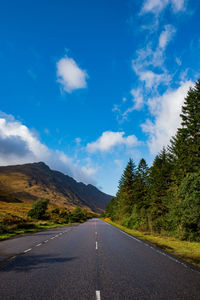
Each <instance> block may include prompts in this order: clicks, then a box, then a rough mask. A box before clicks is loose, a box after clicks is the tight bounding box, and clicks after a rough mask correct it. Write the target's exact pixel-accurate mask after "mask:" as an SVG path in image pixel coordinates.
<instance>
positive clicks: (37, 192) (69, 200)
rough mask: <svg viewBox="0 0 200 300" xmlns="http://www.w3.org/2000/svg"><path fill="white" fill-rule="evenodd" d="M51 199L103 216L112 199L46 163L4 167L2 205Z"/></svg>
mask: <svg viewBox="0 0 200 300" xmlns="http://www.w3.org/2000/svg"><path fill="white" fill-rule="evenodd" d="M38 198H48V199H49V200H50V203H52V204H57V205H61V206H64V205H66V206H68V207H74V206H81V207H85V208H90V209H91V210H92V211H95V212H101V211H102V210H104V209H105V206H106V204H107V203H108V202H109V201H110V200H111V198H112V196H110V195H107V194H105V193H103V192H101V191H100V190H98V189H97V188H96V187H95V186H93V185H91V184H88V185H85V184H83V183H82V182H77V181H76V180H74V179H73V178H72V177H70V176H68V175H64V174H63V173H61V172H58V171H53V170H51V169H50V168H49V167H48V166H47V165H46V164H44V163H43V162H39V163H31V164H24V165H16V166H6V167H0V201H6V202H21V201H22V202H24V201H35V200H37V199H38Z"/></svg>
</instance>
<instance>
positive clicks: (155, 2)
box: [141, 0, 169, 14]
mask: <svg viewBox="0 0 200 300" xmlns="http://www.w3.org/2000/svg"><path fill="white" fill-rule="evenodd" d="M168 3H169V0H145V1H144V3H143V7H142V10H141V13H143V14H145V13H149V12H152V13H155V14H158V13H159V12H161V11H162V10H163V9H164V8H165V7H166V6H167V4H168Z"/></svg>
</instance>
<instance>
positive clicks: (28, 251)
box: [24, 248, 32, 253]
mask: <svg viewBox="0 0 200 300" xmlns="http://www.w3.org/2000/svg"><path fill="white" fill-rule="evenodd" d="M31 250H32V248H29V249H27V250H24V253H26V252H29V251H31Z"/></svg>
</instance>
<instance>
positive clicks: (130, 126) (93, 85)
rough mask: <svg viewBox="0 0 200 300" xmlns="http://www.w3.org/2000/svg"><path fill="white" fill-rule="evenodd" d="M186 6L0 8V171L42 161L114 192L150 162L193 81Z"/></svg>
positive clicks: (192, 18)
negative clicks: (132, 167)
mask: <svg viewBox="0 0 200 300" xmlns="http://www.w3.org/2000/svg"><path fill="white" fill-rule="evenodd" d="M199 15H200V3H199V1H194V0H185V1H184V0H143V1H139V0H138V1H133V0H132V1H131V0H129V1H128V0H127V1H124V0H123V1H122V0H115V1H114V0H109V1H105V0H102V1H80V0H79V1H78V0H74V1H62V0H59V1H45V0H43V1H39V0H38V1H32V0H30V1H21V0H19V1H9V0H8V1H2V2H1V4H0V20H1V26H0V36H1V39H0V66H1V68H0V79H1V85H0V111H1V113H0V164H1V165H10V164H18V163H19V164H20V163H27V162H35V161H44V162H46V163H47V164H48V165H49V166H50V167H51V168H53V169H56V170H60V171H62V172H64V173H66V174H68V175H70V176H73V177H74V178H75V179H76V180H78V181H83V182H85V183H92V184H95V185H96V186H97V187H100V188H101V189H102V190H103V191H104V192H107V193H110V194H114V193H115V192H116V190H117V185H118V181H119V178H120V176H121V173H122V171H123V169H124V167H125V166H126V163H127V160H128V158H129V157H132V158H133V160H134V161H135V163H136V164H137V163H138V161H139V160H140V159H141V158H142V157H144V158H145V159H146V161H147V162H148V164H149V165H151V163H152V161H153V158H154V157H155V155H156V154H157V153H158V152H159V151H160V150H161V149H162V147H163V146H166V145H167V144H168V143H169V139H170V137H171V136H172V135H174V134H175V132H176V129H177V127H178V126H179V124H180V118H179V113H180V109H181V105H182V103H183V100H184V97H185V95H186V93H187V90H188V89H189V87H190V86H192V85H193V84H194V82H195V81H196V80H197V79H198V78H200V60H199V53H200V18H199Z"/></svg>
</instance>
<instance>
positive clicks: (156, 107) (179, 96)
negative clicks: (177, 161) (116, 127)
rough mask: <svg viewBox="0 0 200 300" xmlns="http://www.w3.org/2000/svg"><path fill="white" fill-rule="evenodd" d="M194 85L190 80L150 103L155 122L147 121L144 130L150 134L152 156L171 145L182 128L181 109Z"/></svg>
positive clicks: (149, 141)
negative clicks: (173, 137)
mask: <svg viewBox="0 0 200 300" xmlns="http://www.w3.org/2000/svg"><path fill="white" fill-rule="evenodd" d="M193 85H194V83H193V82H192V81H190V80H188V81H186V82H182V83H181V85H180V86H179V87H178V88H177V89H175V90H168V91H167V92H166V93H165V94H164V95H162V96H160V97H155V98H152V99H150V100H149V101H148V107H149V111H150V113H151V115H152V116H153V117H154V121H151V120H150V119H147V120H146V122H145V123H144V124H142V129H143V131H144V132H145V133H147V134H148V136H149V138H148V146H149V149H150V152H151V153H152V154H156V153H158V151H160V150H161V149H162V147H163V146H167V145H168V144H169V141H170V138H171V137H172V136H174V135H175V133H176V130H177V128H178V127H179V126H180V123H181V118H180V113H181V107H182V105H183V102H184V98H185V96H186V94H187V92H188V90H189V88H190V87H191V86H193Z"/></svg>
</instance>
